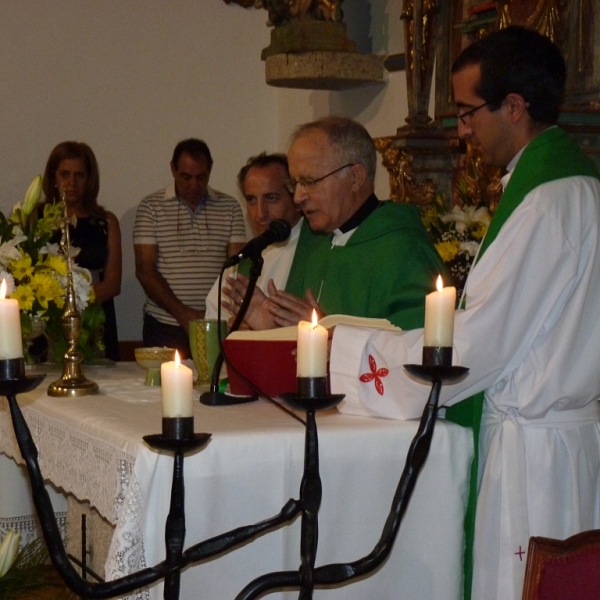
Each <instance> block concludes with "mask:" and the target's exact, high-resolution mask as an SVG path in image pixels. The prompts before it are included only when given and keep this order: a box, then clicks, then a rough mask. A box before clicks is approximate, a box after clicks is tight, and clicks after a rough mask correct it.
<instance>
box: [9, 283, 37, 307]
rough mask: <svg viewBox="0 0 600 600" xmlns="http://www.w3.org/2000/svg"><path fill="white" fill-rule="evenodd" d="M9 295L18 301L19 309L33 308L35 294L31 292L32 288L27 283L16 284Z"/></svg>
mask: <svg viewBox="0 0 600 600" xmlns="http://www.w3.org/2000/svg"><path fill="white" fill-rule="evenodd" d="M10 297H11V298H14V299H15V300H18V301H19V309H20V310H31V309H32V308H33V302H34V301H35V294H34V293H33V288H32V287H31V286H30V285H29V284H28V283H25V284H23V285H19V286H17V288H16V289H15V290H14V291H13V293H12V294H11V295H10Z"/></svg>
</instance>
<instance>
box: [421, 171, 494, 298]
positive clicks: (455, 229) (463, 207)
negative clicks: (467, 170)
mask: <svg viewBox="0 0 600 600" xmlns="http://www.w3.org/2000/svg"><path fill="white" fill-rule="evenodd" d="M421 218H422V220H423V224H424V225H425V228H426V229H427V232H428V233H429V235H430V237H431V238H432V240H433V243H434V245H435V247H436V249H437V251H438V252H439V254H440V256H441V257H442V260H443V261H444V263H445V264H446V267H447V268H448V271H449V272H450V274H451V275H452V278H453V279H454V284H455V286H456V288H457V293H458V294H459V295H460V294H461V293H462V290H463V288H464V286H465V282H466V279H467V275H468V274H469V269H470V268H471V264H472V262H473V260H474V258H475V256H476V254H477V250H478V249H479V245H480V244H481V240H482V239H483V236H484V235H485V233H486V231H487V228H488V227H489V225H490V221H491V215H490V211H489V209H488V208H487V206H485V205H479V206H477V205H475V204H474V203H473V201H472V200H471V198H470V196H469V194H468V191H467V184H466V182H465V180H464V179H461V180H460V181H459V182H458V195H457V197H456V198H455V200H454V202H453V205H452V208H450V209H448V207H447V202H446V196H445V195H444V194H438V195H436V197H435V199H434V201H433V202H432V203H431V204H430V205H429V206H426V207H425V208H424V209H423V211H422V214H421Z"/></svg>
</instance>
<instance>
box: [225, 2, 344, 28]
mask: <svg viewBox="0 0 600 600" xmlns="http://www.w3.org/2000/svg"><path fill="white" fill-rule="evenodd" d="M343 1H344V0H224V2H225V3H226V4H230V3H231V2H235V3H236V4H239V5H240V6H243V7H244V8H250V7H251V6H254V8H264V9H265V10H266V11H267V12H268V13H269V21H268V23H267V24H268V25H274V26H275V27H277V26H278V25H283V24H284V23H287V22H288V21H292V20H294V19H315V20H318V21H341V20H342V16H343V13H342V8H341V6H342V2H343Z"/></svg>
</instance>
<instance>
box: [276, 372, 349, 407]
mask: <svg viewBox="0 0 600 600" xmlns="http://www.w3.org/2000/svg"><path fill="white" fill-rule="evenodd" d="M296 389H297V390H298V393H297V395H298V397H299V398H327V397H328V396H327V393H328V392H327V377H296ZM287 396H288V397H289V394H287ZM338 402H340V401H338Z"/></svg>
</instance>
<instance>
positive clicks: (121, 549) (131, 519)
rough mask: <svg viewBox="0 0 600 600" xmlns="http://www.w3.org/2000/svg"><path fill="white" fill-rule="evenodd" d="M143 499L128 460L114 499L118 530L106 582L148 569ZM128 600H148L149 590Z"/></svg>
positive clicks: (122, 465) (122, 466)
mask: <svg viewBox="0 0 600 600" xmlns="http://www.w3.org/2000/svg"><path fill="white" fill-rule="evenodd" d="M143 513H144V499H143V497H142V491H141V489H140V486H139V483H138V481H137V479H136V477H135V475H134V473H133V465H132V463H131V462H129V461H127V460H120V461H119V482H118V489H117V495H116V497H115V504H114V514H115V517H116V519H115V520H116V528H115V532H114V534H113V537H112V541H111V543H110V549H109V551H108V560H107V561H106V566H105V572H106V579H107V581H109V580H112V579H117V578H119V577H123V576H125V575H130V574H131V573H135V572H136V571H139V570H140V569H145V568H146V554H145V552H144V538H143V533H142V517H143ZM124 598H126V599H128V600H149V598H150V594H149V592H148V590H146V589H142V590H138V591H137V592H134V593H133V594H132V595H130V596H124Z"/></svg>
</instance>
